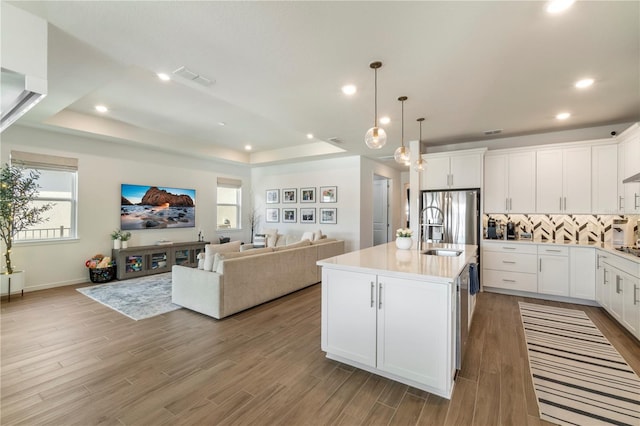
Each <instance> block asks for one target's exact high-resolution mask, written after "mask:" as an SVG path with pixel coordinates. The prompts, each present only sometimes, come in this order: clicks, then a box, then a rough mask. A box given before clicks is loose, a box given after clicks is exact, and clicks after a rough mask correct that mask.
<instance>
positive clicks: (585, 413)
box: [520, 302, 640, 426]
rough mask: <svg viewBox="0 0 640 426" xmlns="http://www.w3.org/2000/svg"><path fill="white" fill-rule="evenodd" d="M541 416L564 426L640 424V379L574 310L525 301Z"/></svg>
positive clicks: (524, 320) (523, 314)
mask: <svg viewBox="0 0 640 426" xmlns="http://www.w3.org/2000/svg"><path fill="white" fill-rule="evenodd" d="M520 316H521V318H522V324H523V326H524V332H525V338H526V340H527V349H528V351H527V352H528V354H529V366H530V369H531V376H532V377H533V386H534V389H535V392H536V396H537V398H538V406H539V409H540V417H541V418H542V419H544V420H547V421H549V422H551V423H556V424H560V425H597V424H614V425H630V426H638V425H640V378H638V376H637V374H636V373H635V372H634V371H633V370H632V369H631V367H629V365H628V364H627V363H626V362H625V360H624V359H623V358H622V357H621V356H620V354H619V353H618V352H617V351H616V349H615V348H614V347H613V346H612V345H611V343H609V341H608V340H607V339H606V338H605V337H604V336H603V335H602V333H601V332H600V330H598V328H597V327H596V326H595V324H593V322H591V320H590V319H589V317H588V316H587V314H585V313H584V312H583V311H579V310H575V309H564V308H555V307H550V306H545V305H536V304H531V303H524V302H520Z"/></svg>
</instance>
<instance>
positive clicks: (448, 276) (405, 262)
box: [317, 242, 478, 283]
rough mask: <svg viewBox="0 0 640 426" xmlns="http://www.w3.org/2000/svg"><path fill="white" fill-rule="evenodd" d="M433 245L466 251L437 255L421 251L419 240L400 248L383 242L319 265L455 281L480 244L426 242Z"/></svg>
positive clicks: (434, 246)
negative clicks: (406, 248)
mask: <svg viewBox="0 0 640 426" xmlns="http://www.w3.org/2000/svg"><path fill="white" fill-rule="evenodd" d="M430 248H446V249H455V250H462V254H460V256H455V257H451V256H433V255H426V254H421V253H419V252H418V250H417V247H416V243H415V242H414V243H413V247H412V248H411V249H409V250H400V249H398V248H397V247H396V244H395V242H391V243H387V244H381V245H378V246H374V247H369V248H366V249H362V250H357V251H353V252H350V253H345V254H342V255H340V256H335V257H330V258H328V259H324V260H320V261H318V262H317V264H318V265H320V266H323V267H327V268H334V269H342V270H348V271H353V272H369V273H375V274H382V275H387V276H397V277H400V278H409V279H413V280H421V281H439V282H447V283H449V282H452V281H453V280H454V279H455V278H456V277H457V276H458V275H459V274H460V272H462V270H463V269H464V267H465V265H466V264H467V263H469V262H475V261H476V260H475V256H476V254H477V251H478V247H477V246H474V245H463V244H425V245H424V247H422V249H423V251H424V250H427V249H430Z"/></svg>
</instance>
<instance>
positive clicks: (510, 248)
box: [502, 247, 516, 250]
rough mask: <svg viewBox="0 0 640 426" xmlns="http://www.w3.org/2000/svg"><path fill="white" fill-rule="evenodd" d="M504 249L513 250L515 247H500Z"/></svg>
mask: <svg viewBox="0 0 640 426" xmlns="http://www.w3.org/2000/svg"><path fill="white" fill-rule="evenodd" d="M502 248H503V249H504V250H515V249H516V248H515V247H502Z"/></svg>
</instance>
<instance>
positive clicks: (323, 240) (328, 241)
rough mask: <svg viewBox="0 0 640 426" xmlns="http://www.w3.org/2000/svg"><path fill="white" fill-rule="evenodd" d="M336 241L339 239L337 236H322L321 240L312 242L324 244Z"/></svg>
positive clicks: (312, 242)
mask: <svg viewBox="0 0 640 426" xmlns="http://www.w3.org/2000/svg"><path fill="white" fill-rule="evenodd" d="M334 241H338V240H337V239H336V238H322V239H320V240H315V241H311V244H313V245H316V244H324V243H332V242H334Z"/></svg>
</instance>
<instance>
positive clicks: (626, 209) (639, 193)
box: [618, 124, 640, 214]
mask: <svg viewBox="0 0 640 426" xmlns="http://www.w3.org/2000/svg"><path fill="white" fill-rule="evenodd" d="M618 154H619V156H620V161H619V162H618V164H619V167H620V171H619V173H618V176H619V181H620V189H621V194H620V195H622V196H623V201H622V209H621V213H622V212H623V213H627V214H634V213H635V214H638V213H640V182H629V183H625V184H622V181H623V180H624V179H626V178H628V177H630V176H633V175H635V174H637V173H640V127H638V124H634V125H633V126H631V128H629V129H628V130H626V131H625V132H624V133H623V134H622V135H620V145H619V146H618Z"/></svg>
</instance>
